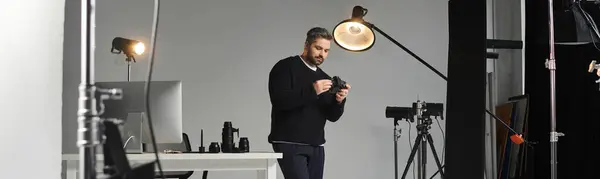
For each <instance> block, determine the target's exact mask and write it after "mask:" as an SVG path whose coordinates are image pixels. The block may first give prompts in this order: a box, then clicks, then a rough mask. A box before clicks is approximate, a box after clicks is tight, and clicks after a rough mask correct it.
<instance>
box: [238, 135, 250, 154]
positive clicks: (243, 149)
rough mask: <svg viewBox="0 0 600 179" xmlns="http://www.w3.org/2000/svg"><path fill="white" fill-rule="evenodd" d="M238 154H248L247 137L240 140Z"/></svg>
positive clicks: (248, 144) (248, 143)
mask: <svg viewBox="0 0 600 179" xmlns="http://www.w3.org/2000/svg"><path fill="white" fill-rule="evenodd" d="M239 146H240V153H245V152H250V142H249V141H248V137H241V138H240V144H239Z"/></svg>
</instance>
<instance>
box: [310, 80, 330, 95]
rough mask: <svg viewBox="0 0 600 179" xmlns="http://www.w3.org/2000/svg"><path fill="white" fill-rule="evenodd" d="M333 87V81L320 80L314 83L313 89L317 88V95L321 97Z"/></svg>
mask: <svg viewBox="0 0 600 179" xmlns="http://www.w3.org/2000/svg"><path fill="white" fill-rule="evenodd" d="M331 85H333V83H332V82H331V80H327V79H323V80H318V81H316V82H314V83H313V87H314V88H315V91H316V92H317V95H320V94H321V93H323V92H326V91H328V90H329V88H331Z"/></svg>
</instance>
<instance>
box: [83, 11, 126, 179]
mask: <svg viewBox="0 0 600 179" xmlns="http://www.w3.org/2000/svg"><path fill="white" fill-rule="evenodd" d="M95 6H96V1H95V0H81V83H80V85H79V109H78V111H77V115H78V117H77V121H78V124H79V126H78V130H77V132H78V133H77V146H78V147H79V161H80V162H79V178H81V179H96V178H97V173H96V169H97V167H96V161H97V160H96V155H97V154H98V153H97V152H98V151H97V147H98V146H99V145H101V144H102V143H103V140H101V139H102V138H103V137H104V134H103V130H101V129H100V123H101V120H100V117H99V115H100V114H101V112H99V111H98V108H97V107H98V105H102V104H101V103H102V100H108V99H119V98H121V97H122V96H121V94H122V91H121V90H120V89H100V88H96V86H95V85H94V55H95V54H94V44H95V31H94V28H95V23H96V19H95ZM96 97H99V98H100V100H97V99H96ZM98 102H100V103H98Z"/></svg>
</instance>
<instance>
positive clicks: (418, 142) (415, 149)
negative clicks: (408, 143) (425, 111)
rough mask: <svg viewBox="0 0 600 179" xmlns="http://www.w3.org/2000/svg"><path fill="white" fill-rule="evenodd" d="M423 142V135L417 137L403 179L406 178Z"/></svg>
mask: <svg viewBox="0 0 600 179" xmlns="http://www.w3.org/2000/svg"><path fill="white" fill-rule="evenodd" d="M421 140H423V134H419V135H417V139H416V140H415V146H414V147H413V148H412V151H411V152H410V157H409V158H408V162H406V167H405V168H404V173H402V179H404V178H406V173H408V169H409V168H410V164H411V163H412V162H413V160H414V159H415V154H416V153H417V149H419V145H420V144H421Z"/></svg>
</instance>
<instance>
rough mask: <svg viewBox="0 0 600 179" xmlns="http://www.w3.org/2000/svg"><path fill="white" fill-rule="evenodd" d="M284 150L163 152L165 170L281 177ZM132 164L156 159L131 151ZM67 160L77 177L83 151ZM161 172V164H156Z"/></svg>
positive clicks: (69, 175) (71, 174) (71, 173)
mask: <svg viewBox="0 0 600 179" xmlns="http://www.w3.org/2000/svg"><path fill="white" fill-rule="evenodd" d="M282 157H283V155H282V154H281V153H266V152H265V153H256V152H251V153H217V154H212V153H202V154H200V153H183V154H162V153H161V154H159V158H160V162H161V166H162V169H163V171H231V170H257V171H258V178H259V179H275V178H276V177H277V159H280V158H282ZM127 158H128V159H129V163H130V164H132V165H133V164H136V163H146V162H150V161H154V160H155V155H154V154H153V153H145V154H127ZM62 160H63V161H65V162H66V170H65V169H63V172H65V175H66V178H67V179H76V178H77V177H78V176H77V170H78V169H79V154H63V156H62ZM103 160H104V157H103V156H102V155H98V156H97V161H96V162H97V167H98V171H102V170H101V168H102V167H103V165H104V163H103ZM155 168H156V169H157V171H158V167H155Z"/></svg>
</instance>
